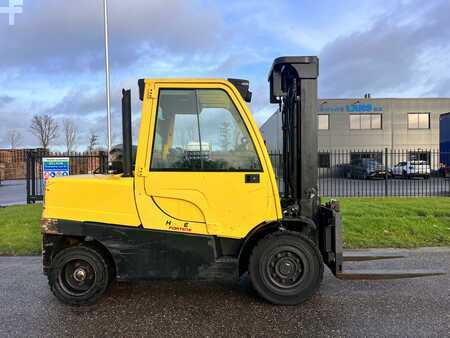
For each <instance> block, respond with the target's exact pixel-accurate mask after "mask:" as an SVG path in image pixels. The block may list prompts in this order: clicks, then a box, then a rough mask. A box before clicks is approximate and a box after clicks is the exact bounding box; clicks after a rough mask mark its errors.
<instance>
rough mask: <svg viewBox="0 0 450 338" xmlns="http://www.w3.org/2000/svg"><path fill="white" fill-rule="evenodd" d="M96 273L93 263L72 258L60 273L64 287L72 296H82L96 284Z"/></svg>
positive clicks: (61, 283) (60, 280)
mask: <svg viewBox="0 0 450 338" xmlns="http://www.w3.org/2000/svg"><path fill="white" fill-rule="evenodd" d="M95 281H96V274H95V270H94V268H93V267H92V265H91V264H89V263H88V262H87V261H85V260H82V259H71V260H69V261H67V262H65V263H64V265H63V267H62V269H61V270H60V273H59V282H60V285H61V287H62V289H63V290H64V291H65V292H67V293H68V294H70V295H72V296H82V295H85V294H86V293H88V292H89V291H90V290H91V289H92V287H93V286H94V285H95Z"/></svg>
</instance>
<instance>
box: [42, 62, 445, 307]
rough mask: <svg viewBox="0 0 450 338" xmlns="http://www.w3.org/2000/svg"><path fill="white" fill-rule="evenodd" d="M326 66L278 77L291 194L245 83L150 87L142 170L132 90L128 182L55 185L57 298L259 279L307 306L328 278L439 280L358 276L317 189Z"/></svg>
mask: <svg viewBox="0 0 450 338" xmlns="http://www.w3.org/2000/svg"><path fill="white" fill-rule="evenodd" d="M318 74H319V60H318V58H317V57H281V58H278V59H276V60H275V61H274V63H273V66H272V69H271V70H270V74H269V82H270V102H271V103H274V104H278V105H279V109H280V112H281V114H282V118H283V154H282V158H283V170H282V182H283V186H282V187H281V189H280V190H281V191H282V192H283V193H282V197H280V193H279V189H278V187H277V183H276V182H277V181H276V178H275V174H274V170H273V168H272V164H271V161H270V158H269V154H268V152H267V149H266V147H265V144H264V140H263V138H262V137H261V134H260V132H259V130H258V127H257V125H256V123H255V121H254V119H253V117H252V115H251V113H250V111H249V109H248V106H247V104H246V102H250V101H251V92H250V91H249V83H248V81H245V80H238V79H228V80H224V79H146V80H139V81H138V84H139V96H140V99H141V100H142V101H143V106H142V117H141V123H140V132H139V138H138V145H137V153H136V156H135V159H134V158H133V157H134V156H132V153H133V151H132V136H131V103H130V102H131V93H130V90H124V91H123V98H122V119H123V121H122V122H123V125H122V127H123V150H122V156H121V165H120V166H116V167H117V168H116V169H117V170H116V171H117V172H116V173H115V174H108V175H100V174H94V175H80V176H70V177H64V178H55V179H50V180H49V181H48V183H47V184H46V191H45V199H44V211H43V216H42V232H43V269H44V273H45V274H46V275H47V276H48V280H49V285H50V288H51V290H52V292H53V293H54V294H55V296H56V297H57V298H58V299H59V300H60V301H62V302H64V303H68V304H77V305H82V304H92V303H94V302H96V301H97V300H98V299H99V298H100V297H101V296H102V295H103V294H104V292H105V291H106V290H107V288H108V286H109V285H110V283H111V282H112V281H113V280H115V279H116V280H120V281H123V280H135V279H206V280H217V279H219V280H227V281H237V280H238V279H239V278H240V276H242V275H243V274H244V273H246V272H248V274H249V277H250V280H251V283H252V285H253V287H254V288H255V289H256V291H257V292H258V294H259V295H260V296H261V297H263V298H264V299H266V300H267V301H269V302H271V303H274V304H299V303H301V302H303V301H305V300H306V299H308V298H309V297H311V296H312V295H313V294H314V293H315V292H316V291H317V289H318V288H319V286H320V283H321V281H322V277H323V272H324V265H327V266H328V267H329V268H330V270H331V271H332V273H333V274H334V275H335V276H336V277H338V278H347V279H380V278H404V277H418V276H426V275H433V274H439V272H428V271H409V272H405V271H400V272H398V271H381V272H380V271H372V272H367V271H354V270H353V271H352V272H351V273H345V272H344V271H343V263H344V261H345V260H371V259H382V258H394V256H392V255H391V256H386V255H384V256H383V255H378V256H375V257H374V256H368V255H364V254H358V255H355V254H353V255H344V253H343V249H342V240H341V222H340V214H339V205H338V203H337V202H335V201H331V202H328V203H326V204H321V202H320V197H319V194H318V187H317V175H318V163H317V162H318V159H317V156H318V155H317V113H316V112H317V107H316V104H317V78H318Z"/></svg>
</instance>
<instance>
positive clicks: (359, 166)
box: [347, 158, 386, 179]
mask: <svg viewBox="0 0 450 338" xmlns="http://www.w3.org/2000/svg"><path fill="white" fill-rule="evenodd" d="M347 176H348V177H350V178H363V179H368V178H376V177H380V178H383V177H385V176H386V172H385V169H384V166H383V165H382V164H381V163H379V162H378V161H376V160H374V159H370V158H358V159H355V160H352V161H351V162H350V167H349V172H348V174H347Z"/></svg>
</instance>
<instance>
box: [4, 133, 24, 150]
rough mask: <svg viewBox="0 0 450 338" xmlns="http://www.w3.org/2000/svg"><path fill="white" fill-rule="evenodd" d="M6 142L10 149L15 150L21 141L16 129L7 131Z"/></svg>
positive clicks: (20, 135)
mask: <svg viewBox="0 0 450 338" xmlns="http://www.w3.org/2000/svg"><path fill="white" fill-rule="evenodd" d="M7 137H8V141H9V145H10V146H11V149H16V148H17V146H18V145H19V144H20V142H21V141H22V134H21V133H20V131H18V130H17V129H10V130H9V131H8V135H7Z"/></svg>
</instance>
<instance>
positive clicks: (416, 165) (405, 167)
mask: <svg viewBox="0 0 450 338" xmlns="http://www.w3.org/2000/svg"><path fill="white" fill-rule="evenodd" d="M391 174H392V176H394V177H399V176H400V177H407V178H411V177H423V178H425V179H428V178H430V174H431V166H430V165H429V164H428V162H426V161H403V162H399V163H398V164H396V165H395V166H394V167H393V168H392V169H391Z"/></svg>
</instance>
